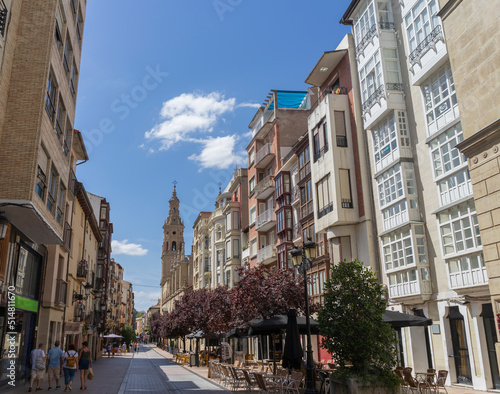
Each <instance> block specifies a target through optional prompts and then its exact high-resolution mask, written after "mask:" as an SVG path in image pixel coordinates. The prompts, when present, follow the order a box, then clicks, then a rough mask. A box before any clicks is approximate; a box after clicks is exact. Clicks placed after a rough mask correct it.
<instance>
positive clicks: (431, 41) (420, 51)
mask: <svg viewBox="0 0 500 394" xmlns="http://www.w3.org/2000/svg"><path fill="white" fill-rule="evenodd" d="M439 40H443V41H444V37H443V32H442V31H441V26H440V25H438V26H436V27H435V28H434V30H432V31H431V32H430V33H429V34H428V35H427V37H425V38H424V40H423V41H422V42H421V43H420V44H418V45H417V47H416V48H415V49H414V50H413V51H412V53H410V56H408V59H409V61H410V64H411V65H412V66H413V65H414V64H415V63H418V62H419V61H420V59H421V57H422V56H423V55H424V54H425V53H426V52H427V51H428V50H429V49H430V48H432V47H433V46H435V45H436V43H437V42H438V41H439Z"/></svg>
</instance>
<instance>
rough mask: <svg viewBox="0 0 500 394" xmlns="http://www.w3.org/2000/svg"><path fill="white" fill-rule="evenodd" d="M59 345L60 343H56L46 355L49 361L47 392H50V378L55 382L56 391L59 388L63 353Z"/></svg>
mask: <svg viewBox="0 0 500 394" xmlns="http://www.w3.org/2000/svg"><path fill="white" fill-rule="evenodd" d="M59 345H60V342H59V341H56V342H55V343H54V347H53V348H52V349H50V350H49V352H48V353H47V359H48V360H49V390H52V378H54V379H55V380H56V390H57V389H58V388H60V387H61V386H60V385H59V376H60V374H61V365H62V359H63V351H62V350H61V348H60V347H59Z"/></svg>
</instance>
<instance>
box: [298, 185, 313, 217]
mask: <svg viewBox="0 0 500 394" xmlns="http://www.w3.org/2000/svg"><path fill="white" fill-rule="evenodd" d="M312 212H313V196H312V182H311V181H310V180H309V181H307V182H306V183H305V184H304V186H303V187H301V188H300V217H301V218H304V217H306V216H307V215H309V214H310V213H312Z"/></svg>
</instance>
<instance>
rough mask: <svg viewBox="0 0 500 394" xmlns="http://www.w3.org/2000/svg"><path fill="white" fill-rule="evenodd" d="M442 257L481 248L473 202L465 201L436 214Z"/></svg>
mask: <svg viewBox="0 0 500 394" xmlns="http://www.w3.org/2000/svg"><path fill="white" fill-rule="evenodd" d="M438 223H439V230H440V233H441V246H442V250H443V255H444V256H448V255H450V254H455V253H462V252H465V251H468V250H471V249H477V248H479V247H481V236H480V234H479V225H478V222H477V216H476V207H475V204H474V201H473V200H471V201H466V202H463V203H462V204H459V205H457V206H455V207H452V208H450V209H447V210H446V211H443V212H440V213H439V214H438Z"/></svg>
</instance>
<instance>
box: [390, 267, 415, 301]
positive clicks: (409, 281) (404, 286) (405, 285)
mask: <svg viewBox="0 0 500 394" xmlns="http://www.w3.org/2000/svg"><path fill="white" fill-rule="evenodd" d="M387 279H388V282H389V296H390V297H397V296H404V295H409V294H415V293H418V292H419V286H418V279H417V270H416V269H411V270H407V271H402V272H396V273H394V274H391V275H387Z"/></svg>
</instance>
